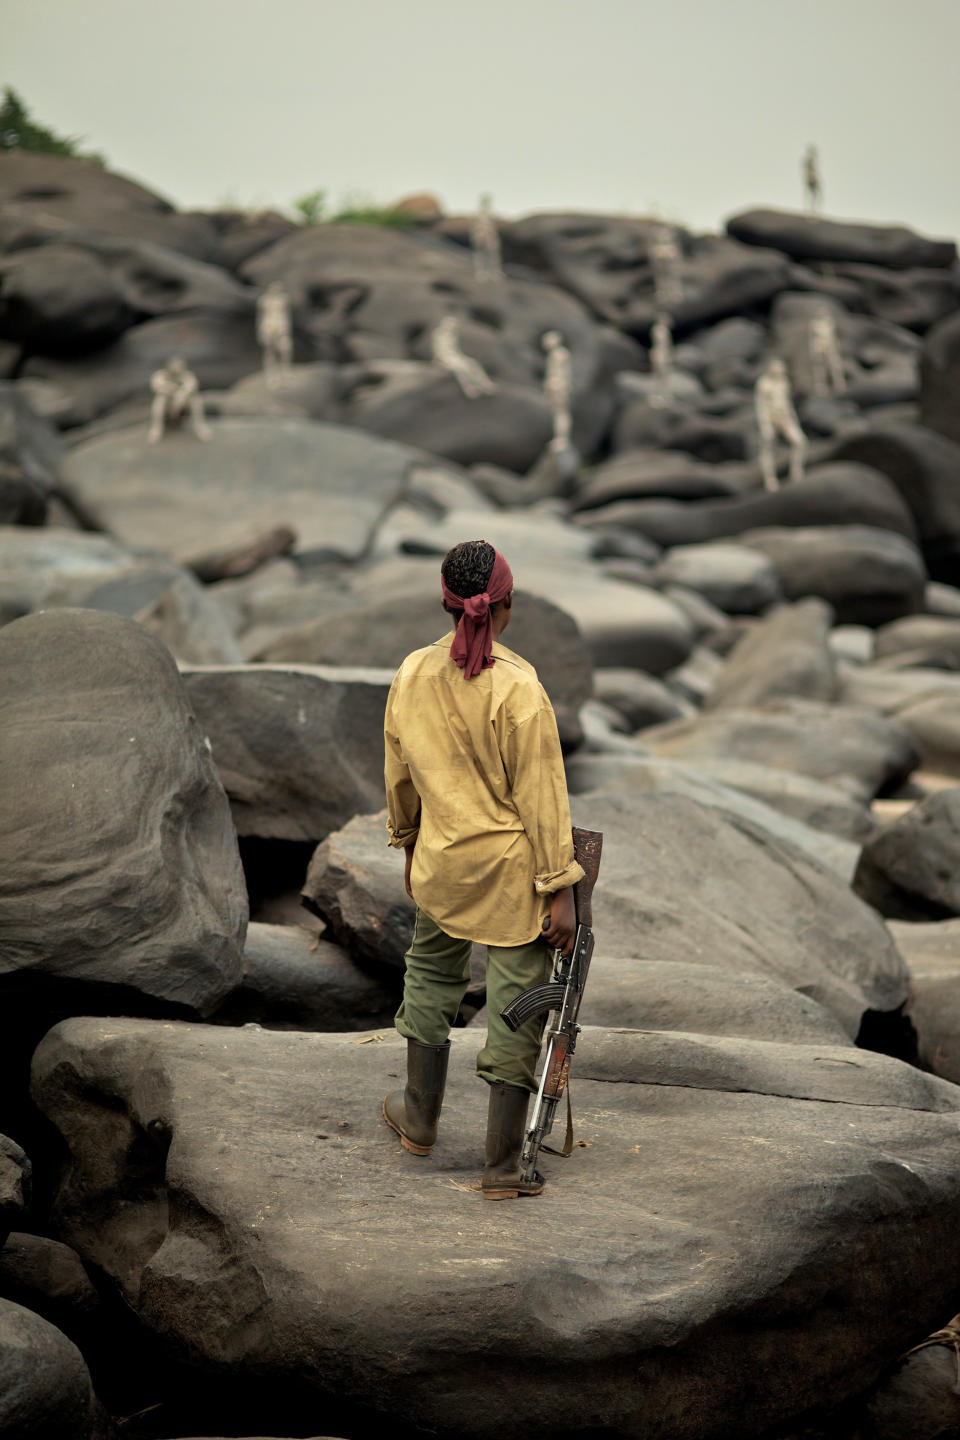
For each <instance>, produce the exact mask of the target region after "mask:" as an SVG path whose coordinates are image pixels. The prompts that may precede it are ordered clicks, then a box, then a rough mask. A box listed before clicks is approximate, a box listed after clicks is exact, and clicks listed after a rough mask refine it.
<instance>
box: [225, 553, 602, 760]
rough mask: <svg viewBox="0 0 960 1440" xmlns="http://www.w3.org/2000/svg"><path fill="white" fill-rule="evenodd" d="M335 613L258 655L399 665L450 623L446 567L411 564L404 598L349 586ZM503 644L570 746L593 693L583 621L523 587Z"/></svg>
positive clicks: (271, 641)
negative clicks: (537, 687) (528, 669)
mask: <svg viewBox="0 0 960 1440" xmlns="http://www.w3.org/2000/svg"><path fill="white" fill-rule="evenodd" d="M334 603H335V604H336V606H337V608H336V609H335V610H333V609H331V610H330V611H329V612H328V613H325V614H324V613H322V611H321V610H320V608H319V607H315V609H316V610H317V612H318V613H317V618H316V619H313V620H308V621H307V622H306V623H305V624H302V625H297V626H296V627H295V628H293V629H289V630H278V631H276V632H275V633H274V634H273V635H272V636H271V637H270V638H268V639H265V640H264V642H263V643H262V644H261V645H259V646H258V647H257V648H256V650H255V651H254V653H253V655H252V656H251V659H253V660H258V661H267V662H269V663H273V664H276V663H293V664H309V665H363V666H374V667H378V668H380V667H383V668H386V669H390V670H393V671H395V670H397V669H399V667H400V665H401V663H402V662H403V660H404V658H405V657H406V656H407V655H409V654H410V653H411V651H413V650H419V649H420V648H421V647H422V646H424V645H430V644H432V642H433V641H434V640H437V639H439V638H440V637H441V636H442V635H443V634H444V633H445V631H446V630H447V629H448V627H449V617H448V616H447V615H445V614H444V611H443V609H442V608H441V604H440V584H439V567H438V566H437V565H430V566H429V567H424V568H423V569H421V567H420V566H411V574H410V579H409V583H405V584H404V586H403V604H402V605H399V606H398V605H397V602H396V599H395V598H394V594H393V593H392V592H387V593H386V594H384V595H382V596H372V595H367V594H362V595H357V596H355V597H353V600H352V603H350V605H349V608H347V607H346V605H345V602H344V597H343V594H342V592H341V593H340V594H339V595H338V596H337V597H336V600H335V602H334ZM503 644H504V645H506V646H507V647H508V648H509V649H511V650H514V651H516V653H517V654H518V655H522V656H523V657H524V659H525V660H529V661H530V663H531V665H533V666H534V668H535V669H536V672H537V675H538V676H539V678H540V683H541V684H542V685H543V687H544V689H545V690H546V692H547V694H548V695H549V696H550V699H551V701H552V703H553V708H554V711H555V712H556V716H557V725H558V728H559V730H560V739H561V741H562V742H563V744H564V745H565V746H566V747H572V746H575V745H576V744H577V743H578V742H579V740H580V739H581V730H580V720H579V712H580V707H581V705H583V704H584V702H585V701H586V700H587V699H588V698H589V696H590V690H591V676H592V666H591V662H590V655H589V652H588V650H587V647H586V644H585V643H584V640H583V637H582V636H581V634H580V631H579V629H578V627H577V624H576V621H575V620H574V619H573V618H572V616H570V615H568V614H567V613H566V611H565V610H562V609H560V607H559V606H558V605H554V604H553V603H552V602H551V601H549V600H544V599H543V598H541V597H540V596H539V595H531V594H530V593H529V591H527V592H525V591H523V590H522V589H521V590H520V591H518V593H517V596H516V598H515V600H514V605H513V610H512V612H511V618H510V626H509V629H508V630H507V631H506V633H505V634H504V636H503Z"/></svg>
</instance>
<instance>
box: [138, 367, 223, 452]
mask: <svg viewBox="0 0 960 1440" xmlns="http://www.w3.org/2000/svg"><path fill="white" fill-rule="evenodd" d="M150 389H151V390H152V391H153V401H152V403H151V405H150V429H149V430H148V431H147V444H148V445H157V444H159V442H160V441H161V440H162V439H163V435H164V431H165V430H166V428H167V427H168V426H177V425H179V424H180V422H181V421H182V420H183V417H184V416H185V415H186V413H187V411H189V412H190V419H191V420H192V421H193V430H194V434H195V435H196V437H197V439H198V440H209V439H210V437H211V430H210V427H209V425H208V424H207V422H206V420H205V418H204V414H203V401H202V400H201V398H200V386H199V385H198V383H197V377H196V375H194V373H193V371H192V370H189V369H188V368H187V362H186V361H185V360H183V359H181V357H180V356H179V355H174V356H172V357H171V359H169V360H168V361H167V363H166V365H165V366H164V367H163V369H162V370H155V371H154V372H153V374H152V375H151V376H150Z"/></svg>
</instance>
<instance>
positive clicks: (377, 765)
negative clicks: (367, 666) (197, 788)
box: [183, 665, 393, 841]
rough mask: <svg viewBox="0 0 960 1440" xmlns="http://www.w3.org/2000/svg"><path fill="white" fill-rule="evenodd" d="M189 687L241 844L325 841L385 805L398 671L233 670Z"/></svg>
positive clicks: (195, 678)
mask: <svg viewBox="0 0 960 1440" xmlns="http://www.w3.org/2000/svg"><path fill="white" fill-rule="evenodd" d="M183 679H184V682H185V684H186V688H187V694H188V695H189V697H190V703H191V705H192V706H193V709H194V711H195V713H196V716H197V719H198V720H199V721H200V724H201V726H202V727H203V730H204V732H205V734H206V735H207V737H208V738H209V740H210V745H211V748H212V751H213V758H214V761H215V763H216V766H217V770H218V772H219V774H220V778H221V780H222V781H223V786H224V789H225V790H226V792H227V794H228V796H229V797H230V807H231V809H232V811H233V818H234V823H235V825H236V827H237V833H238V834H239V835H259V836H261V837H263V838H264V839H270V840H307V841H318V840H322V839H323V838H324V836H326V835H328V834H329V833H330V831H331V830H336V829H337V828H338V827H339V826H340V825H343V824H345V823H346V822H347V821H348V820H349V819H350V818H351V816H353V815H357V814H361V813H363V812H366V811H370V810H375V809H377V808H378V807H379V806H380V805H382V804H383V711H384V706H385V705H386V703H387V692H388V691H389V689H390V682H391V681H392V679H393V671H392V670H362V669H350V668H348V667H346V666H344V667H338V666H333V665H330V666H326V665H224V666H201V667H198V668H195V669H188V670H186V671H185V672H184V676H183Z"/></svg>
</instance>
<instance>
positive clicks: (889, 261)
mask: <svg viewBox="0 0 960 1440" xmlns="http://www.w3.org/2000/svg"><path fill="white" fill-rule="evenodd" d="M726 228H727V231H728V233H729V234H731V235H734V236H736V238H737V239H738V240H743V241H745V242H746V243H747V244H748V245H764V246H770V247H772V248H773V249H775V250H782V251H784V253H785V254H787V255H790V256H792V258H793V259H794V260H827V261H831V260H836V261H858V262H862V263H863V264H866V265H883V266H885V267H886V268H887V269H890V270H908V269H910V268H911V267H912V266H917V265H920V266H927V267H930V266H933V267H943V268H944V269H947V268H949V267H950V266H951V265H952V264H953V263H954V261H955V260H956V258H957V247H956V245H955V244H954V242H953V241H952V240H930V239H928V238H927V237H926V236H924V235H918V234H917V233H916V231H914V230H910V229H908V227H907V226H906V225H868V224H864V223H863V222H862V221H853V220H827V219H825V218H824V216H822V215H807V214H799V213H797V212H796V211H793V210H759V209H758V210H745V211H743V212H742V214H739V215H733V216H731V218H730V219H729V220H728V221H727V227H726Z"/></svg>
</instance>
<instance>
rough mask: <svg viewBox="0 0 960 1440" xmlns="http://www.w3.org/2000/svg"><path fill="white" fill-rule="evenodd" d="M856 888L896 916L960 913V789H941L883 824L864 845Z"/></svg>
mask: <svg viewBox="0 0 960 1440" xmlns="http://www.w3.org/2000/svg"><path fill="white" fill-rule="evenodd" d="M853 888H854V890H855V891H856V892H857V894H858V895H860V896H862V898H863V899H864V900H866V901H867V903H868V904H870V905H873V906H874V908H875V909H877V910H879V911H880V913H881V915H888V916H891V917H892V918H894V919H897V920H943V919H947V918H948V917H952V916H956V915H960V788H958V787H954V788H952V789H949V790H939V791H937V793H936V794H934V795H929V796H927V798H926V799H925V800H919V801H917V803H916V804H915V805H912V806H911V807H910V809H909V810H907V811H906V813H905V814H903V815H901V816H900V818H899V819H898V820H893V821H891V822H890V823H889V824H887V825H883V826H881V827H880V828H879V829H878V830H877V832H876V834H875V835H873V836H872V837H871V838H870V839H869V840H867V842H866V844H865V845H864V847H863V851H862V852H861V855H860V862H859V864H858V865H857V872H856V874H855V875H854V877H853Z"/></svg>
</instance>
